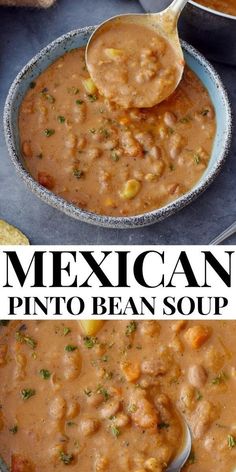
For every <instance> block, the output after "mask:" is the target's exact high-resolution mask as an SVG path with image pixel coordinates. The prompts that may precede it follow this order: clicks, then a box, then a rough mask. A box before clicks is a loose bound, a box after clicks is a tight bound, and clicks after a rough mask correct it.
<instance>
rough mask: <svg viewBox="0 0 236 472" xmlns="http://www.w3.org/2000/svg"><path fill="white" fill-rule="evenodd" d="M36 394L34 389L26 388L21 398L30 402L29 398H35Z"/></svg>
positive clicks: (22, 391)
mask: <svg viewBox="0 0 236 472" xmlns="http://www.w3.org/2000/svg"><path fill="white" fill-rule="evenodd" d="M35 394H36V391H35V389H34V388H24V389H23V390H21V396H22V398H23V400H28V399H29V398H31V397H33V396H34V395H35Z"/></svg>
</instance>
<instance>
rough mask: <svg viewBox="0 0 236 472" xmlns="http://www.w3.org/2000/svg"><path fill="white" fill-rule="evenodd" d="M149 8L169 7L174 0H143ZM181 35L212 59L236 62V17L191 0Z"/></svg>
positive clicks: (184, 14)
mask: <svg viewBox="0 0 236 472" xmlns="http://www.w3.org/2000/svg"><path fill="white" fill-rule="evenodd" d="M140 3H141V4H142V6H143V7H144V9H145V10H146V11H149V12H157V11H161V10H163V9H164V8H166V7H167V6H168V5H169V4H170V3H171V1H170V0H158V2H157V0H140ZM179 31H180V35H181V37H182V38H183V39H184V40H186V41H189V42H190V43H191V44H193V45H194V46H196V47H197V48H198V49H199V50H200V51H201V52H203V54H206V56H207V57H208V58H209V59H212V60H215V61H218V62H224V63H226V64H231V65H236V16H231V15H227V14H226V13H221V12H219V11H216V10H212V9H211V8H207V7H204V6H203V5H200V4H199V3H197V2H194V1H192V0H189V1H188V3H187V5H186V7H185V8H184V10H183V12H182V14H181V17H180V20H179Z"/></svg>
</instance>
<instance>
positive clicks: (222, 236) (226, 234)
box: [209, 222, 236, 245]
mask: <svg viewBox="0 0 236 472" xmlns="http://www.w3.org/2000/svg"><path fill="white" fill-rule="evenodd" d="M234 233H236V222H234V223H233V224H232V225H231V226H229V227H228V228H227V229H226V230H225V231H223V233H221V234H219V236H217V237H216V238H215V239H213V240H212V241H211V242H210V243H209V244H214V245H216V244H220V243H222V241H224V240H225V239H227V238H229V237H230V236H232V234H234Z"/></svg>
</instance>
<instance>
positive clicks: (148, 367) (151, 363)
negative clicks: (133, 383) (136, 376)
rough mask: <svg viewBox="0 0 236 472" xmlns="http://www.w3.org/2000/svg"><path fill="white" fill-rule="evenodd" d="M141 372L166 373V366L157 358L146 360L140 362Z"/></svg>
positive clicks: (149, 373) (150, 373) (154, 374)
mask: <svg viewBox="0 0 236 472" xmlns="http://www.w3.org/2000/svg"><path fill="white" fill-rule="evenodd" d="M141 372H142V374H148V375H153V376H157V375H163V374H165V373H166V367H165V366H164V365H163V363H162V362H161V361H160V360H158V359H152V360H146V361H143V362H142V363H141Z"/></svg>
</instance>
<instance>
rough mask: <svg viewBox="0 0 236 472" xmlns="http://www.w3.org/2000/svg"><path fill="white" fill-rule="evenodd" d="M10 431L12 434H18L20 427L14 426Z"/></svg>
mask: <svg viewBox="0 0 236 472" xmlns="http://www.w3.org/2000/svg"><path fill="white" fill-rule="evenodd" d="M9 431H10V433H12V434H16V433H17V431H18V426H17V424H15V425H14V426H12V428H9Z"/></svg>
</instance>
